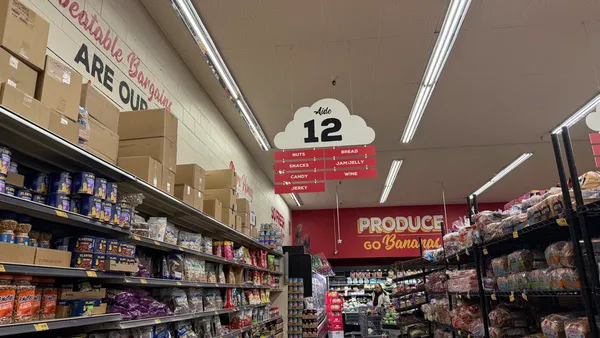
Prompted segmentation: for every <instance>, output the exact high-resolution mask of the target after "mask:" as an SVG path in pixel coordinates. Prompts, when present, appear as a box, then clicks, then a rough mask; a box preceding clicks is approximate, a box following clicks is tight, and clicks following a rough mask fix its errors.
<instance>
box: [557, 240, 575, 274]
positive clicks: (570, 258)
mask: <svg viewBox="0 0 600 338" xmlns="http://www.w3.org/2000/svg"><path fill="white" fill-rule="evenodd" d="M560 265H562V266H563V267H565V268H575V251H574V250H573V243H572V242H567V244H565V245H564V246H563V247H562V249H561V250H560Z"/></svg>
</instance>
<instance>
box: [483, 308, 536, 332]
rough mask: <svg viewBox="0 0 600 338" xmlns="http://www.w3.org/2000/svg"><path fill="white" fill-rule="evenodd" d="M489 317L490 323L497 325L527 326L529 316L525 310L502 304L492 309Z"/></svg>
mask: <svg viewBox="0 0 600 338" xmlns="http://www.w3.org/2000/svg"><path fill="white" fill-rule="evenodd" d="M488 318H489V321H490V325H491V326H495V327H527V317H526V316H525V313H524V312H523V311H520V310H515V309H511V308H509V307H506V306H502V305H501V306H498V307H497V308H495V309H494V310H492V311H490V313H489V314H488Z"/></svg>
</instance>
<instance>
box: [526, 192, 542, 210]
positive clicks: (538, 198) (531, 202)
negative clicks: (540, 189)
mask: <svg viewBox="0 0 600 338" xmlns="http://www.w3.org/2000/svg"><path fill="white" fill-rule="evenodd" d="M542 200H543V198H542V196H540V195H533V196H531V197H529V198H527V199H524V200H522V201H521V210H523V211H528V210H529V209H530V208H531V207H532V206H534V205H536V204H538V203H540V202H541V201H542Z"/></svg>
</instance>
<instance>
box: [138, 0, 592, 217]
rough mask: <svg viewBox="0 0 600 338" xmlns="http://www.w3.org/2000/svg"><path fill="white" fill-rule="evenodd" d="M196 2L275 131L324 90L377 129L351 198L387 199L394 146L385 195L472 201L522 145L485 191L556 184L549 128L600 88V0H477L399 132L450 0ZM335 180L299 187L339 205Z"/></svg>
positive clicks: (315, 200) (187, 46)
mask: <svg viewBox="0 0 600 338" xmlns="http://www.w3.org/2000/svg"><path fill="white" fill-rule="evenodd" d="M142 1H143V2H144V4H145V5H146V7H147V9H148V11H149V12H150V13H151V14H152V15H153V17H154V18H155V20H156V21H157V23H158V24H159V25H160V26H161V28H162V29H163V31H165V34H166V35H167V37H168V38H169V39H170V40H171V42H172V44H173V45H174V47H175V48H177V49H178V51H179V52H180V54H181V56H182V58H183V59H184V61H185V62H186V63H187V64H188V66H189V68H190V70H191V71H192V72H193V73H194V74H195V75H196V77H197V78H198V80H199V82H200V83H201V84H202V85H203V86H204V87H205V88H206V90H207V92H208V93H209V95H210V96H211V98H212V100H213V101H214V102H215V104H216V105H217V106H218V107H219V109H220V110H221V112H222V113H223V115H224V116H225V118H226V119H227V120H228V122H229V123H230V124H231V126H232V127H233V128H234V130H235V131H236V132H237V134H238V135H239V136H240V138H241V139H242V141H243V142H244V143H245V144H246V146H247V148H248V149H249V151H250V152H251V153H252V154H253V155H254V157H255V158H256V159H257V161H258V163H260V164H261V165H262V168H263V170H264V171H265V173H267V174H268V175H270V176H271V177H272V175H273V169H272V165H273V154H272V152H262V151H261V150H260V149H259V147H258V145H257V143H256V141H255V140H254V138H253V137H252V135H251V134H250V132H249V131H248V130H247V128H246V127H245V125H244V123H243V122H242V120H241V118H240V117H239V115H238V114H237V113H236V111H235V110H234V109H233V106H232V105H231V103H230V101H229V100H228V99H227V98H226V97H225V94H224V92H223V90H222V89H221V87H220V85H219V84H218V83H217V81H216V80H215V78H214V76H213V75H212V72H211V71H210V70H209V69H208V67H207V66H206V64H205V63H204V61H203V60H202V59H201V57H200V55H199V52H198V49H197V47H196V46H195V44H194V42H193V41H192V38H191V37H190V36H189V35H188V34H187V33H186V32H185V30H184V29H183V26H182V25H181V22H180V21H179V20H178V19H177V18H176V17H175V15H174V14H173V13H172V10H171V9H170V8H169V6H168V2H167V1H152V0H142ZM195 5H196V8H197V10H198V12H199V13H200V15H201V17H202V20H203V21H204V23H205V25H206V26H207V29H208V31H209V32H210V34H211V35H212V37H213V40H214V41H215V43H216V44H217V46H218V48H219V49H220V51H221V55H222V56H223V59H224V60H225V62H226V63H227V65H228V67H229V69H230V71H231V73H232V74H233V76H234V78H235V80H236V81H237V83H238V86H239V87H240V88H241V90H242V92H243V94H244V97H246V99H247V101H248V102H249V104H250V106H251V107H252V110H253V112H254V114H255V115H256V118H257V120H258V121H259V122H260V124H261V126H262V128H263V130H264V132H265V135H266V136H267V137H268V138H269V139H270V140H271V143H272V140H273V138H274V136H275V134H276V133H277V132H279V131H282V130H283V129H284V128H285V126H286V124H287V122H289V121H290V120H291V119H292V116H293V113H294V112H295V110H296V109H298V108H299V107H301V106H310V105H311V104H312V103H313V102H315V101H317V100H318V99H321V98H324V97H333V98H336V99H339V100H341V101H342V102H344V103H345V104H346V105H347V106H348V107H349V108H350V110H351V112H353V114H357V115H360V116H362V117H363V118H364V119H365V120H366V121H367V124H368V125H369V126H371V127H373V128H374V129H375V132H376V134H377V136H376V140H375V145H376V146H377V149H378V152H377V160H378V163H379V165H378V170H379V178H377V179H364V180H354V181H352V180H350V181H343V183H341V185H340V187H339V195H340V199H341V201H342V203H343V204H342V206H344V207H367V206H377V205H379V203H378V201H379V196H380V193H381V189H382V187H383V182H384V180H385V177H386V175H387V171H388V169H389V166H390V163H391V161H392V160H393V159H396V158H398V159H404V164H403V166H402V168H401V170H400V172H399V175H398V179H397V181H396V184H395V186H394V188H393V189H392V192H391V194H390V196H389V198H388V201H387V203H386V204H385V205H417V204H439V203H441V202H442V185H443V186H444V188H445V195H446V201H447V202H448V203H462V202H463V201H464V198H465V196H467V195H468V194H470V193H471V192H473V191H474V190H476V189H477V188H478V187H480V186H481V185H482V184H483V183H485V182H486V181H487V180H489V179H490V178H491V177H492V176H493V175H494V173H495V172H498V171H499V170H500V169H501V168H502V167H503V166H505V165H507V164H508V163H510V162H511V161H512V160H513V159H515V158H516V157H517V156H518V155H519V154H521V153H523V152H533V153H534V156H533V157H532V158H531V159H529V160H528V161H527V162H525V164H523V165H521V166H520V167H519V168H518V169H516V170H515V171H513V172H512V173H511V174H509V175H508V176H507V177H505V178H504V179H503V180H502V181H501V182H500V183H497V184H496V185H495V186H494V187H492V188H490V189H489V190H488V191H486V192H485V193H484V194H483V195H482V196H480V201H481V202H499V201H508V200H510V199H512V198H515V197H516V196H518V195H521V194H523V193H525V192H527V191H528V190H531V189H539V188H542V189H543V188H547V187H549V186H551V185H554V184H556V182H557V181H558V178H557V174H556V165H555V164H554V155H553V153H552V145H551V144H550V142H549V139H550V137H549V134H548V132H549V131H550V130H552V129H553V127H555V126H556V125H557V124H558V123H560V122H561V121H562V120H564V119H565V118H566V117H567V116H569V115H570V114H571V113H572V112H573V111H575V110H576V109H577V108H578V107H579V106H580V105H582V104H583V103H584V102H585V101H587V100H588V99H590V98H591V97H592V96H594V95H595V94H596V93H598V91H599V90H600V85H599V82H600V81H599V78H600V77H599V76H598V72H600V0H569V1H564V0H545V1H544V0H505V1H489V0H473V1H472V4H471V8H470V10H469V12H468V14H467V16H466V19H465V21H464V24H463V27H462V30H461V32H460V35H459V37H458V39H457V41H456V43H455V45H454V49H453V51H452V54H451V55H450V57H449V59H448V62H447V63H446V67H445V69H444V72H443V73H442V76H441V78H440V80H439V82H438V84H437V87H436V89H435V91H434V93H433V96H432V98H431V100H430V102H429V106H428V107H427V109H426V111H425V115H424V117H423V119H422V121H421V124H420V126H419V128H418V130H417V133H416V136H415V138H414V140H413V142H411V143H410V144H408V145H402V144H400V143H399V142H398V140H399V139H400V136H401V134H402V131H403V128H404V124H405V122H406V119H407V117H408V115H409V113H410V109H411V107H412V103H413V101H414V96H415V94H416V91H417V86H418V84H419V82H420V81H421V78H422V75H423V72H424V70H425V67H426V65H427V61H428V59H429V54H430V53H431V50H432V49H433V45H434V44H435V39H436V38H437V34H436V33H437V31H439V28H440V26H441V21H442V20H443V17H444V14H445V10H446V7H447V5H448V1H447V0H444V1H441V0H440V1H420V0H389V1H364V0H352V1H350V0H303V1H297V0H296V1H294V0H279V1H271V0H222V1H195ZM332 79H335V80H336V82H337V84H336V86H332V85H331V81H332ZM582 124H583V123H582ZM588 132H589V130H587V128H586V127H585V126H583V125H578V126H576V127H574V128H573V130H572V136H573V138H574V139H576V140H578V141H576V142H575V143H574V148H575V152H576V155H577V164H578V168H579V171H580V172H583V171H584V170H591V169H593V168H594V165H593V158H592V155H591V149H590V145H589V143H588V141H587V134H588ZM336 185H337V182H329V183H328V186H327V192H325V193H314V194H302V195H301V199H302V201H303V202H304V204H305V206H304V207H303V208H311V209H319V208H330V207H334V206H335V190H336V188H335V187H336ZM288 201H289V204H290V206H292V207H295V205H294V204H293V202H291V200H288Z"/></svg>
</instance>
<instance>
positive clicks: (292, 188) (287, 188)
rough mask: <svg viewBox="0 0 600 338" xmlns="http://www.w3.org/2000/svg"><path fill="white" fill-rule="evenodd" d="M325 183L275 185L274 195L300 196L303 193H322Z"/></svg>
mask: <svg viewBox="0 0 600 338" xmlns="http://www.w3.org/2000/svg"><path fill="white" fill-rule="evenodd" d="M324 191H325V182H318V183H306V184H276V185H275V193H276V194H292V193H296V194H301V193H305V192H324Z"/></svg>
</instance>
